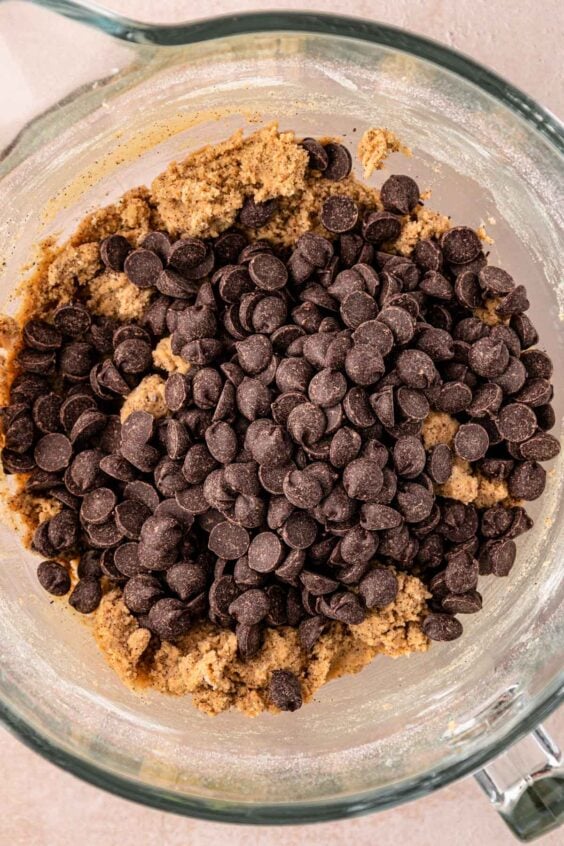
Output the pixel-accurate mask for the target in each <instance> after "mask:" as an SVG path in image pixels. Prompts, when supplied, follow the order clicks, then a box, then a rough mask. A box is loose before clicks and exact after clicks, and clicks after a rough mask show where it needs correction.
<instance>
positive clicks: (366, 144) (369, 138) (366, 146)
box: [358, 127, 411, 179]
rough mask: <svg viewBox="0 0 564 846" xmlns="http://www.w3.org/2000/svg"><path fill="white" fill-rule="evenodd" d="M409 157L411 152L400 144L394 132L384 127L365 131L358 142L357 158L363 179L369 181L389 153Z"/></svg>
mask: <svg viewBox="0 0 564 846" xmlns="http://www.w3.org/2000/svg"><path fill="white" fill-rule="evenodd" d="M398 152H399V153H403V154H404V155H405V156H411V150H410V149H409V147H406V146H405V145H404V144H402V143H401V141H400V140H399V138H398V137H397V135H396V134H395V132H391V130H389V129H386V128H385V127H382V128H380V127H372V128H371V129H367V130H366V132H365V133H364V134H363V136H362V138H361V139H360V141H359V142H358V157H359V159H360V163H361V164H362V167H363V168H364V178H365V179H369V177H371V176H372V174H373V173H374V171H375V170H381V168H382V167H383V166H384V162H385V160H386V159H387V157H388V156H389V154H390V153H398Z"/></svg>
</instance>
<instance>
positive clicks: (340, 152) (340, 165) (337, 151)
mask: <svg viewBox="0 0 564 846" xmlns="http://www.w3.org/2000/svg"><path fill="white" fill-rule="evenodd" d="M323 146H324V148H325V152H326V154H327V158H328V163H327V167H326V168H325V169H324V171H323V176H324V178H325V179H331V180H332V181H333V182H340V181H341V180H342V179H345V177H347V176H348V175H349V173H350V172H351V168H352V158H351V154H350V153H349V151H348V150H347V148H346V147H343V145H342V144H337V143H333V142H331V143H329V144H324V145H323Z"/></svg>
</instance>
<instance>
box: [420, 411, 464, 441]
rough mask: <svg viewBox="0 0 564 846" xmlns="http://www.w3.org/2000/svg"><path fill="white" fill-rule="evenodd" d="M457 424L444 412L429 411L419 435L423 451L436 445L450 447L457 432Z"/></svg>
mask: <svg viewBox="0 0 564 846" xmlns="http://www.w3.org/2000/svg"><path fill="white" fill-rule="evenodd" d="M458 427H459V423H458V421H457V420H455V419H454V417H451V416H450V414H447V413H446V412H444V411H431V412H430V414H428V415H427V417H426V418H425V420H424V421H423V428H422V429H421V435H422V437H423V445H424V447H425V449H431V448H432V447H434V446H437V444H447V446H450V444H451V443H452V441H453V439H454V436H455V435H456V433H457V432H458Z"/></svg>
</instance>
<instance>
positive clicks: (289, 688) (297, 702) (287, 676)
mask: <svg viewBox="0 0 564 846" xmlns="http://www.w3.org/2000/svg"><path fill="white" fill-rule="evenodd" d="M327 146H330V145H327ZM331 146H338V145H331ZM343 149H344V148H343ZM268 696H269V699H270V701H271V702H272V704H273V705H274V706H275V707H276V708H279V709H280V710H281V711H297V710H298V708H301V707H302V703H303V697H302V690H301V686H300V682H299V680H298V678H297V677H296V676H295V675H294V673H291V672H290V671H289V670H273V671H272V675H271V677H270V683H269V686H268Z"/></svg>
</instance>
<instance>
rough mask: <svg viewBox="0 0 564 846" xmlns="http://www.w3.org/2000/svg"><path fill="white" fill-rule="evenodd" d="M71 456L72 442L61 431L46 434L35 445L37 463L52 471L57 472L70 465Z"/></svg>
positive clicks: (42, 467) (43, 468)
mask: <svg viewBox="0 0 564 846" xmlns="http://www.w3.org/2000/svg"><path fill="white" fill-rule="evenodd" d="M71 457H72V445H71V442H70V441H69V439H68V438H67V437H66V436H65V435H61V434H59V433H52V434H49V435H44V436H43V437H42V438H40V439H39V441H38V442H37V444H36V446H35V451H34V458H35V463H36V464H37V466H38V467H40V468H41V469H42V470H47V471H48V472H50V473H57V472H59V471H60V470H64V469H65V467H68V465H69V462H70V460H71Z"/></svg>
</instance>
